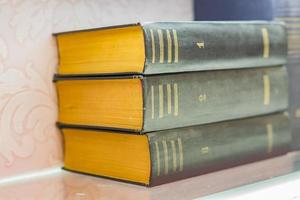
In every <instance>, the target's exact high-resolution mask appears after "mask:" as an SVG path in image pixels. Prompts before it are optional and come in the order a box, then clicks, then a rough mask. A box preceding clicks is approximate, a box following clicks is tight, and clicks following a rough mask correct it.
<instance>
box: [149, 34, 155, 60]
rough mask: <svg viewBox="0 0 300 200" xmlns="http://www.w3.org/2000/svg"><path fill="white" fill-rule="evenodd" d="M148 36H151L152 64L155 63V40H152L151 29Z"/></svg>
mask: <svg viewBox="0 0 300 200" xmlns="http://www.w3.org/2000/svg"><path fill="white" fill-rule="evenodd" d="M150 35H151V50H152V63H155V40H154V33H153V30H152V29H150Z"/></svg>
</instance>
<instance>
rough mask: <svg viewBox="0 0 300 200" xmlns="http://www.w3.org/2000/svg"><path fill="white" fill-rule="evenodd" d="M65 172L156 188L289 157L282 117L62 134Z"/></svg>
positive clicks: (285, 121)
mask: <svg viewBox="0 0 300 200" xmlns="http://www.w3.org/2000/svg"><path fill="white" fill-rule="evenodd" d="M62 131H63V134H64V142H65V157H64V163H65V164H64V168H65V169H68V170H71V171H76V172H81V173H86V174H92V175H97V176H103V177H109V178H112V179H118V180H123V181H128V182H134V183H138V184H143V185H148V186H155V185H159V184H163V183H167V182H171V181H175V180H179V179H183V178H188V177H192V176H196V175H200V174H204V173H208V172H211V171H215V170H220V169H224V168H228V167H232V166H236V165H239V164H244V163H248V162H253V161H257V160H260V159H265V158H269V157H273V156H277V155H281V154H284V153H286V152H288V150H289V145H290V142H291V133H290V129H289V120H288V117H287V116H286V115H285V114H284V113H278V114H273V115H267V116H263V117H256V118H248V119H240V120H234V121H227V122H220V123H215V124H209V125H202V126H192V127H185V128H179V129H171V130H164V131H154V132H151V133H147V134H145V135H137V134H124V132H111V131H107V130H88V129H73V128H64V129H62Z"/></svg>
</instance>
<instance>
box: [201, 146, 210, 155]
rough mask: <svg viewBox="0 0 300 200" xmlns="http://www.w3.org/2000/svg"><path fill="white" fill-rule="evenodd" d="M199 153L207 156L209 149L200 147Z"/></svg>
mask: <svg viewBox="0 0 300 200" xmlns="http://www.w3.org/2000/svg"><path fill="white" fill-rule="evenodd" d="M201 153H202V154H208V153H209V147H202V148H201Z"/></svg>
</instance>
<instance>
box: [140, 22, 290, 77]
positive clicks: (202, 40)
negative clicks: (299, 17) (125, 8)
mask: <svg viewBox="0 0 300 200" xmlns="http://www.w3.org/2000/svg"><path fill="white" fill-rule="evenodd" d="M143 29H144V35H145V49H146V61H145V69H144V73H145V74H159V73H170V72H183V71H201V70H213V69H228V68H249V67H258V66H273V65H280V64H284V63H285V62H286V54H287V41H286V33H285V28H284V27H283V26H282V25H281V24H279V23H272V22H270V23H262V22H261V23H260V22H256V23H255V22H252V23H250V22H248V23H246V22H245V23H237V22H224V23H213V22H211V23H209V22H208V23H199V22H189V23H180V22H177V23H176V22H163V23H148V24H144V25H143Z"/></svg>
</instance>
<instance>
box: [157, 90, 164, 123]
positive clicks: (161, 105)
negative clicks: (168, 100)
mask: <svg viewBox="0 0 300 200" xmlns="http://www.w3.org/2000/svg"><path fill="white" fill-rule="evenodd" d="M158 93H159V94H158V95H159V118H163V117H164V90H163V86H162V85H159V86H158Z"/></svg>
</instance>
